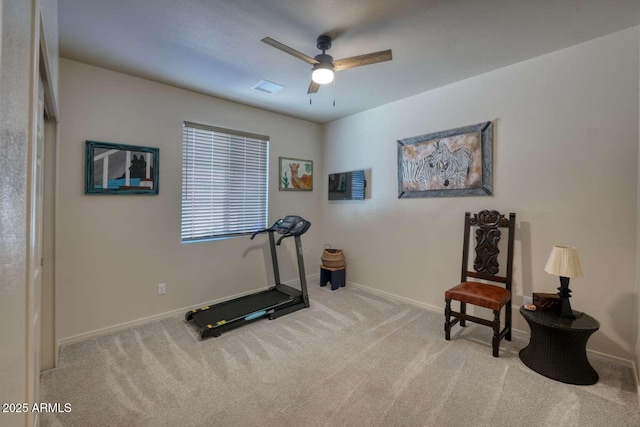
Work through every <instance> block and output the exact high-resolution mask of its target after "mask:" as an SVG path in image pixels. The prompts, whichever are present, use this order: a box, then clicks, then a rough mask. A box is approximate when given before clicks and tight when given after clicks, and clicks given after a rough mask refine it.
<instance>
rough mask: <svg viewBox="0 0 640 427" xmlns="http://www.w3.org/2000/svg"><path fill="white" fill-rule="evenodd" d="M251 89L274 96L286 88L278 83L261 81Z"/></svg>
mask: <svg viewBox="0 0 640 427" xmlns="http://www.w3.org/2000/svg"><path fill="white" fill-rule="evenodd" d="M251 89H255V90H259V91H260V92H264V93H268V94H269V95H273V94H274V93H276V92H277V91H279V90H280V89H284V86H282V85H279V84H278V83H274V82H270V81H268V80H260V81H259V82H258V83H256V84H255V85H254V86H253V87H252V88H251Z"/></svg>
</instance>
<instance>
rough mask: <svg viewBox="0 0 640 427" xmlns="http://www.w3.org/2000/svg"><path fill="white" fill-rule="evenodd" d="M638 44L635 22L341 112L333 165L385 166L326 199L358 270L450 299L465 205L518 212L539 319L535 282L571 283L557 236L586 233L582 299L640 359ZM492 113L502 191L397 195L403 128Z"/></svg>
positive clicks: (386, 284) (518, 266) (524, 266)
mask: <svg viewBox="0 0 640 427" xmlns="http://www.w3.org/2000/svg"><path fill="white" fill-rule="evenodd" d="M638 45H639V38H638V27H635V28H632V29H629V30H625V31H622V32H619V33H616V34H613V35H610V36H607V37H603V38H600V39H596V40H592V41H590V42H588V43H584V44H581V45H578V46H575V47H572V48H569V49H564V50H561V51H558V52H555V53H552V54H549V55H545V56H542V57H539V58H536V59H533V60H529V61H526V62H522V63H519V64H515V65H513V66H509V67H506V68H503V69H500V70H497V71H494V72H490V73H487V74H484V75H481V76H477V77H474V78H471V79H468V80H465V81H461V82H458V83H455V84H452V85H450V86H446V87H442V88H439V89H436V90H432V91H429V92H426V93H422V94H419V95H416V96H414V97H411V98H408V99H405V100H402V101H399V102H395V103H392V104H388V105H385V106H382V107H379V108H376V109H374V110H370V111H367V112H364V113H361V114H357V115H354V116H351V117H348V118H345V119H342V120H337V121H335V122H332V123H330V124H328V125H327V126H326V129H325V134H324V138H323V143H324V149H323V167H324V170H323V172H324V173H323V176H326V174H327V173H330V172H340V171H346V170H352V169H356V168H363V167H371V168H372V198H371V199H370V200H366V201H364V202H350V203H344V202H323V204H322V215H323V217H325V218H326V221H327V227H325V233H324V235H325V241H327V242H328V243H330V244H332V245H333V247H339V248H343V249H344V250H345V256H346V258H347V264H348V272H347V276H348V280H349V281H352V282H355V283H359V284H362V285H366V286H370V287H372V288H375V289H378V290H381V291H385V292H389V293H392V294H396V295H399V296H402V297H405V298H409V299H412V300H415V301H417V302H420V303H423V304H426V305H430V306H433V307H437V308H438V309H442V308H443V307H444V291H445V290H446V289H447V288H449V287H451V286H452V285H454V284H455V283H456V281H457V280H459V271H460V252H461V245H462V224H463V215H464V212H465V211H472V212H473V211H479V210H482V209H498V210H500V211H502V212H504V213H508V212H516V213H517V230H516V261H515V268H514V274H515V285H514V294H515V298H514V305H515V306H516V310H515V311H514V321H515V322H516V328H518V329H521V330H526V329H527V327H526V324H525V322H524V321H523V320H522V319H521V316H520V315H519V314H518V312H517V307H518V306H519V305H520V304H521V303H522V295H530V294H531V293H532V292H533V291H536V292H556V290H555V288H557V287H558V286H559V281H558V278H557V277H555V276H550V275H548V274H546V273H545V272H544V270H543V268H544V264H545V262H546V260H547V257H548V256H549V252H550V251H551V248H552V246H553V245H554V244H568V245H573V246H576V247H577V248H578V251H579V254H580V257H581V259H582V263H583V268H584V271H585V277H584V278H583V279H573V280H572V281H571V289H572V290H573V298H572V299H571V303H572V305H573V308H574V309H576V310H581V311H586V312H587V313H588V314H590V315H592V316H593V317H595V318H596V319H598V320H599V321H600V323H601V329H600V331H599V332H598V333H597V334H595V335H594V336H593V338H592V339H591V340H590V342H589V347H590V348H592V349H594V350H596V351H601V352H604V353H608V354H610V355H613V356H618V357H622V358H625V359H627V360H632V359H633V354H634V344H635V340H636V337H637V329H638V325H637V322H634V321H631V319H635V318H636V306H637V301H638V300H637V297H636V296H635V259H636V226H637V216H636V212H637V203H636V200H637V197H638V196H637V186H638V116H639V109H638V91H637V87H638V80H639V77H638V68H639V59H638ZM426 66H428V64H426ZM484 121H493V122H494V126H495V127H494V159H493V161H494V176H493V178H494V196H492V197H466V198H422V199H398V198H397V175H396V174H397V166H396V164H397V163H396V140H398V139H402V138H406V137H411V136H416V135H422V134H427V133H432V132H436V131H442V130H447V129H452V128H457V127H461V126H466V125H471V124H476V123H480V122H484ZM326 191H327V188H326V183H324V181H323V190H322V192H323V193H326Z"/></svg>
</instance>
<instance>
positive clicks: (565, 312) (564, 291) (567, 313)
mask: <svg viewBox="0 0 640 427" xmlns="http://www.w3.org/2000/svg"><path fill="white" fill-rule="evenodd" d="M558 291H560V292H558V295H559V296H560V313H559V315H560V317H564V318H567V319H575V318H576V316H575V315H574V314H573V310H572V309H571V303H570V302H569V298H571V290H570V289H569V278H568V277H564V276H560V287H559V288H558Z"/></svg>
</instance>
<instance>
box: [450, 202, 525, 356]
mask: <svg viewBox="0 0 640 427" xmlns="http://www.w3.org/2000/svg"><path fill="white" fill-rule="evenodd" d="M515 224H516V214H515V213H511V214H509V219H507V218H506V217H505V216H504V215H502V214H500V212H498V211H488V210H484V211H482V212H479V213H477V214H474V215H473V216H471V214H470V213H469V212H467V213H466V214H465V218H464V243H463V253H462V279H461V283H460V284H459V285H457V286H454V287H453V288H451V289H449V290H448V291H446V292H445V293H444V299H445V302H446V306H445V309H444V316H445V322H444V332H445V339H446V340H447V341H448V340H450V339H451V327H452V326H453V325H455V324H456V323H458V322H460V326H462V327H464V326H466V324H465V323H466V321H467V320H468V321H470V322H474V323H479V324H481V325H485V326H490V327H492V328H493V342H492V346H493V357H498V353H499V349H500V341H501V340H502V338H506V339H507V341H511V280H512V274H513V242H514V237H515V236H514V234H515V232H514V231H515ZM474 227H475V235H476V245H475V253H476V255H475V260H474V262H473V269H474V271H472V270H469V235H470V233H471V229H472V228H474ZM501 228H507V229H508V236H507V239H508V240H507V265H506V266H505V267H506V268H503V269H502V270H503V273H502V275H498V274H499V273H500V266H499V265H498V254H499V253H500V250H499V249H498V242H499V241H500V237H501V234H502V232H501V230H500V229H501ZM505 269H506V275H504V270H505ZM469 278H472V280H473V279H480V280H482V281H483V282H485V281H486V282H493V283H501V284H503V285H504V287H503V286H499V285H496V284H493V283H482V282H477V281H469ZM451 300H455V301H459V302H460V312H456V311H453V310H452V309H451ZM467 304H471V305H475V306H480V307H485V308H488V309H490V310H492V311H493V320H486V319H482V318H480V317H476V316H471V315H468V314H467ZM502 307H505V327H504V329H503V330H502V331H501V330H500V313H501V311H502ZM452 317H453V320H452V319H451V318H452Z"/></svg>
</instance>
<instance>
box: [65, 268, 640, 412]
mask: <svg viewBox="0 0 640 427" xmlns="http://www.w3.org/2000/svg"><path fill="white" fill-rule="evenodd" d="M319 276H320V273H315V274H309V275H307V276H306V279H307V282H310V281H312V280H314V279H316V278H319ZM299 283H300V280H299V279H294V280H288V281H286V282H283V284H285V285H298V286H299ZM347 284H348V285H349V286H352V287H354V288H356V289H362V290H364V291H366V292H370V293H372V294H377V295H381V296H384V297H387V298H391V299H394V300H397V301H401V302H404V303H407V304H410V305H413V306H417V307H421V308H424V309H427V310H429V311H432V312H435V313H443V312H444V308H443V307H436V306H434V305H431V304H427V303H424V302H421V301H416V300H413V299H411V298H406V297H402V296H399V295H396V294H392V293H390V292H386V291H381V290H379V289H375V288H371V287H369V286H365V285H361V284H359V283H355V282H351V281H347ZM307 286H308V285H307ZM269 287H270V286H269ZM269 287H264V288H258V289H253V290H251V291H247V292H242V293H239V294H235V295H232V296H230V297H226V298H219V299H217V300H214V301H208V302H205V303H201V304H196V305H192V306H189V307H182V308H178V309H176V310H171V311H168V312H164V313H159V314H154V315H152V316H148V317H143V318H140V319H136V320H131V321H129V322H123V323H119V324H117V325H113V326H107V327H105V328H100V329H94V330H92V331H87V332H83V333H80V334H77V335H72V336H70V337H65V338H61V339H59V340H58V343H57V347H60V346H62V345H65V344H71V343H74V342H78V341H82V340H85V339H87V338H93V337H96V336H99V335H104V334H109V333H113V332H118V331H121V330H123V329H127V328H131V327H133V326H138V325H142V324H144V323H148V322H154V321H158V320H161V319H165V318H167V317H171V316H175V315H176V314H179V313H186V312H187V311H189V310H192V309H194V308H199V307H202V306H205V305H213V304H218V303H221V302H223V301H228V300H231V299H234V298H239V297H243V296H245V295H250V294H253V293H255V292H259V291H263V290H265V289H268V288H269ZM512 332H513V333H514V334H517V335H519V336H520V337H524V338H526V337H528V336H529V333H528V332H525V331H521V330H518V329H513V331H512ZM56 352H57V349H56ZM587 354H588V355H589V356H590V357H593V358H594V359H598V360H602V361H605V362H610V363H614V364H617V365H622V366H625V367H628V368H632V370H633V377H634V380H635V381H636V388H637V389H638V404H639V405H640V385H639V383H638V373H637V368H636V365H635V363H634V362H633V361H632V360H628V359H623V358H621V357H617V356H613V355H610V354H606V353H602V352H599V351H595V350H589V349H587Z"/></svg>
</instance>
